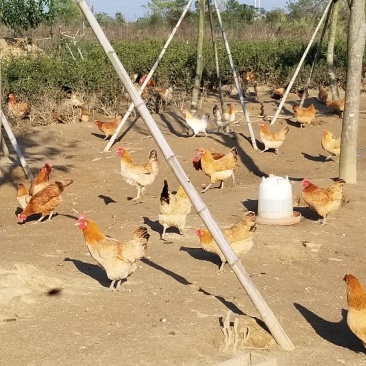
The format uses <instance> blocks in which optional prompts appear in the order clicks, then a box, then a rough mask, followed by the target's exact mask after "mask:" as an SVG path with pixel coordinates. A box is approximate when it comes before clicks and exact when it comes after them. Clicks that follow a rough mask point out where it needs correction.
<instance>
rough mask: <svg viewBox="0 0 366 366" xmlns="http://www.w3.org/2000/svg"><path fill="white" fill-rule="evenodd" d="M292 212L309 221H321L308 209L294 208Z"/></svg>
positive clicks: (319, 217)
mask: <svg viewBox="0 0 366 366" xmlns="http://www.w3.org/2000/svg"><path fill="white" fill-rule="evenodd" d="M294 210H295V211H297V212H300V214H301V216H302V217H304V218H305V219H307V220H310V221H319V219H322V217H321V216H319V215H318V214H317V213H316V212H315V211H313V210H312V209H311V208H310V207H294Z"/></svg>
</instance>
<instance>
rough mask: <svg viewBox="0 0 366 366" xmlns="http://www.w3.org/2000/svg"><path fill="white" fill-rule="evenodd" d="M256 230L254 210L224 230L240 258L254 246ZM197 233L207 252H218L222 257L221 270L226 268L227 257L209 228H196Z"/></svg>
mask: <svg viewBox="0 0 366 366" xmlns="http://www.w3.org/2000/svg"><path fill="white" fill-rule="evenodd" d="M255 230H256V216H255V213H254V212H252V211H248V212H246V213H245V214H244V216H243V219H242V220H241V221H239V222H238V223H236V224H234V225H233V226H231V227H230V228H229V229H226V230H223V234H224V236H225V238H226V240H227V242H228V243H229V244H230V246H231V248H232V249H233V251H234V253H235V254H236V255H237V256H238V257H239V258H240V257H242V256H243V255H244V254H245V253H247V252H249V250H250V249H252V247H253V235H254V232H255ZM196 234H197V235H198V237H199V238H200V242H201V245H202V248H203V249H204V250H205V251H206V252H211V253H216V254H217V255H218V256H219V257H220V259H221V266H220V269H219V270H220V271H222V270H223V269H224V265H225V263H226V258H225V256H224V254H223V253H222V251H221V249H220V248H219V246H218V245H217V244H216V242H215V240H214V239H213V237H212V235H211V233H210V232H209V231H208V230H207V229H199V228H197V229H196Z"/></svg>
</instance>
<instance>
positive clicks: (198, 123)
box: [183, 110, 210, 137]
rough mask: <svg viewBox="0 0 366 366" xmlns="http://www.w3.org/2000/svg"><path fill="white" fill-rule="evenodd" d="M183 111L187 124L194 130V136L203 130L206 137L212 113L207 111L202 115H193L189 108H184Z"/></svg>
mask: <svg viewBox="0 0 366 366" xmlns="http://www.w3.org/2000/svg"><path fill="white" fill-rule="evenodd" d="M183 113H184V114H185V120H186V123H187V125H188V126H189V127H190V128H191V129H192V130H193V136H192V137H196V135H198V134H199V133H200V132H203V133H204V134H205V137H207V133H206V129H207V125H208V119H209V117H210V115H209V114H208V113H206V114H204V115H203V116H202V117H193V116H192V113H191V112H190V111H188V110H183Z"/></svg>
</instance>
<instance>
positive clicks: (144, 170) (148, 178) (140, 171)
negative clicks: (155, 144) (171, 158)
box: [117, 147, 159, 200]
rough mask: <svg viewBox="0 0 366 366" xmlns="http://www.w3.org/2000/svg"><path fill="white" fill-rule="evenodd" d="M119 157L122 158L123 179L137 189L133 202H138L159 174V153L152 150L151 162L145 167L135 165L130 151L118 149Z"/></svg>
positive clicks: (150, 154) (144, 165)
mask: <svg viewBox="0 0 366 366" xmlns="http://www.w3.org/2000/svg"><path fill="white" fill-rule="evenodd" d="M117 155H118V156H120V157H121V175H122V178H123V179H124V180H125V181H126V182H127V183H128V184H130V185H132V186H135V187H136V188H137V196H136V197H135V198H133V200H138V199H140V198H141V195H142V194H144V193H145V189H146V187H147V186H149V185H151V184H152V183H154V180H155V178H156V176H157V175H158V173H159V162H158V153H157V151H156V150H151V151H150V153H149V161H148V162H147V163H145V164H143V165H139V164H136V163H134V161H133V160H132V158H131V154H130V153H129V151H127V150H125V149H123V148H122V147H118V148H117Z"/></svg>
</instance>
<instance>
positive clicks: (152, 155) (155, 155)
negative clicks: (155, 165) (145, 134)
mask: <svg viewBox="0 0 366 366" xmlns="http://www.w3.org/2000/svg"><path fill="white" fill-rule="evenodd" d="M151 159H155V160H157V159H158V153H157V151H156V150H151V151H150V153H149V160H151Z"/></svg>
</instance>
